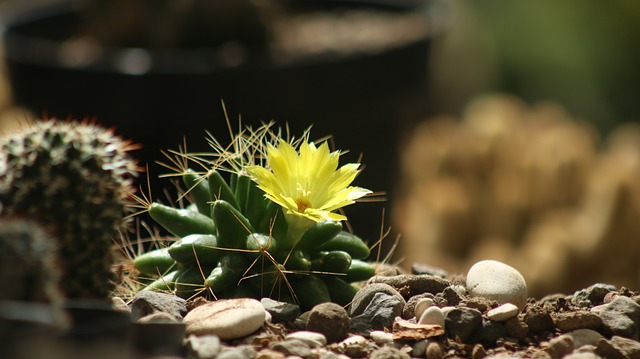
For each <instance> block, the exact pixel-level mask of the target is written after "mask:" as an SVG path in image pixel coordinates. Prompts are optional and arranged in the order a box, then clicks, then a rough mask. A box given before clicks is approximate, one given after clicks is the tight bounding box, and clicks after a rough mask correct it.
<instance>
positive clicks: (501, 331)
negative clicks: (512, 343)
mask: <svg viewBox="0 0 640 359" xmlns="http://www.w3.org/2000/svg"><path fill="white" fill-rule="evenodd" d="M507 334H508V333H507V328H506V327H505V326H504V324H503V323H501V322H494V321H493V320H483V321H482V326H481V327H480V328H479V329H478V330H477V331H476V333H474V335H475V336H476V337H477V338H478V339H479V340H480V341H481V342H483V343H489V344H490V345H491V346H493V345H494V344H495V342H496V341H498V340H499V339H501V338H504V337H506V336H507Z"/></svg>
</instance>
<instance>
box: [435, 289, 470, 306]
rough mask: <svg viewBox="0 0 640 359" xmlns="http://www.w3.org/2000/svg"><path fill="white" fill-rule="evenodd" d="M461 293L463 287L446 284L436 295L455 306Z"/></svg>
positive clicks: (459, 299) (459, 300)
mask: <svg viewBox="0 0 640 359" xmlns="http://www.w3.org/2000/svg"><path fill="white" fill-rule="evenodd" d="M463 293H464V288H463V287H461V286H448V287H446V288H445V289H444V290H443V291H442V293H438V295H441V296H442V297H443V298H444V299H445V300H446V301H447V303H448V304H449V305H453V306H455V305H458V304H460V302H461V301H462V296H463Z"/></svg>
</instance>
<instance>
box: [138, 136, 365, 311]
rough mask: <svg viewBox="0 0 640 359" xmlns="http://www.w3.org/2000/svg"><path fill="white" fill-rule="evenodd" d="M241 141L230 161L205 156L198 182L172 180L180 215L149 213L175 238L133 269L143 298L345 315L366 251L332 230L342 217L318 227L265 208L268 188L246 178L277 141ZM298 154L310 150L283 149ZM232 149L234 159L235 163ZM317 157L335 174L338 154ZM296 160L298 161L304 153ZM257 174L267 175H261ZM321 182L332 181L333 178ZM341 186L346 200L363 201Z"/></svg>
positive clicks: (153, 209)
mask: <svg viewBox="0 0 640 359" xmlns="http://www.w3.org/2000/svg"><path fill="white" fill-rule="evenodd" d="M265 126H266V128H267V129H268V125H265ZM262 129H264V128H262ZM247 132H248V133H249V135H246V136H242V135H238V136H237V137H236V138H235V140H234V141H236V146H233V147H234V149H235V151H236V152H234V151H230V152H224V151H220V152H224V153H219V152H218V153H215V154H213V156H214V157H215V158H216V159H215V160H214V161H213V162H212V163H210V164H211V167H210V168H209V169H208V170H206V171H205V172H203V173H197V172H195V171H194V170H192V169H188V168H183V169H182V170H181V171H180V172H181V173H180V174H181V177H182V179H183V182H184V184H185V186H186V188H187V196H186V198H188V199H189V201H190V202H191V204H190V205H188V206H186V208H174V207H170V206H166V205H163V204H160V203H157V202H150V203H147V208H148V212H149V215H150V216H151V217H152V218H153V219H154V220H155V221H156V222H157V223H158V224H160V225H161V226H162V227H164V228H165V229H166V230H167V231H168V232H170V233H172V234H173V235H174V236H176V237H178V238H179V239H178V240H177V241H175V242H173V243H172V244H171V245H169V246H168V247H164V248H160V249H155V250H153V251H150V252H147V253H144V254H142V255H140V256H138V257H136V258H135V259H134V266H135V267H136V269H138V270H139V271H140V273H141V274H142V276H146V277H148V278H149V280H153V282H152V283H150V284H149V285H148V287H147V289H155V290H158V289H160V290H172V291H174V292H175V293H176V294H177V295H179V296H182V297H192V296H195V295H200V294H206V293H209V294H211V295H213V296H214V297H215V298H229V297H238V296H251V297H255V298H261V297H273V298H276V299H280V300H288V301H292V302H297V303H299V304H300V305H301V306H302V307H303V308H304V309H309V308H311V307H312V306H313V305H315V304H318V303H321V302H327V301H334V302H338V303H340V304H342V305H347V304H348V303H349V302H350V300H351V298H352V297H353V295H354V294H355V291H356V289H355V287H354V286H352V285H351V284H350V283H349V282H348V279H347V278H357V279H358V280H365V279H367V278H368V277H370V276H371V275H373V273H374V272H375V267H374V266H373V265H372V264H369V263H366V262H364V259H366V258H367V257H368V255H369V248H368V246H367V245H366V244H365V243H364V242H363V240H362V239H360V238H359V237H357V236H356V235H354V234H352V233H349V232H347V231H344V230H343V226H342V224H341V222H340V220H342V219H344V218H345V217H344V216H341V215H339V214H337V213H332V212H331V210H329V211H326V213H325V212H323V211H320V210H317V211H315V212H314V215H315V214H316V212H318V213H320V212H322V215H321V217H322V216H325V217H326V218H325V217H322V218H317V219H316V218H315V217H314V219H313V220H311V219H308V218H306V217H304V216H303V215H302V214H298V213H291V211H289V210H287V209H286V208H284V207H283V206H282V204H280V203H279V202H276V201H273V200H271V198H272V196H271V194H270V193H269V192H270V190H269V188H268V187H267V186H264V183H261V182H260V180H259V179H258V178H257V176H255V177H254V176H250V175H249V173H253V172H254V171H253V170H252V169H255V168H256V167H261V166H259V165H256V164H255V163H257V162H260V161H262V158H261V157H260V156H254V155H253V154H256V153H257V154H263V155H264V154H267V152H269V153H271V154H274V151H277V149H276V148H275V146H273V143H278V142H281V143H282V141H280V139H279V136H275V137H276V138H275V139H272V141H266V139H265V136H260V135H257V134H256V132H253V131H252V130H250V129H249V130H247ZM262 133H269V132H268V131H264V132H262ZM237 141H240V142H241V144H240V145H238V143H237ZM242 141H244V142H242ZM212 143H213V144H216V143H217V142H215V141H212ZM305 145H306V146H308V148H307V151H308V150H315V149H316V148H315V146H314V145H309V144H307V141H306V139H304V141H299V142H298V143H297V144H294V145H290V144H288V143H287V144H286V145H285V146H289V147H287V148H288V149H292V150H293V151H294V152H293V153H296V152H295V149H294V147H295V146H305ZM214 148H216V149H218V150H219V149H221V148H226V147H222V146H214ZM229 148H231V147H229ZM238 149H239V152H241V153H237V151H238ZM317 150H318V151H326V156H324V157H322V158H323V159H326V158H329V157H331V158H332V161H334V162H335V164H336V165H337V152H334V153H332V154H331V156H328V149H326V148H324V147H322V146H321V147H320V148H319V149H317ZM270 151H271V152H270ZM300 153H301V155H300V156H302V155H303V153H304V150H301V152H300ZM247 154H248V155H247ZM198 156H199V158H195V157H190V156H189V155H186V156H185V154H180V155H179V157H180V158H192V159H194V160H195V161H197V162H198V163H203V160H202V157H201V156H202V154H199V155H198ZM296 156H297V154H296ZM296 156H294V157H295V158H296V159H297V158H298V157H296ZM234 158H235V160H237V161H235V162H234ZM239 158H240V159H239ZM269 158H271V157H269ZM179 162H180V161H174V163H175V164H177V163H179ZM334 162H332V163H334ZM329 167H331V166H329ZM224 168H227V169H229V172H230V175H229V176H228V180H225V178H224V177H225V176H224V174H223V173H221V170H222V169H224ZM349 168H350V169H344V168H342V169H341V170H343V171H348V170H352V171H353V172H354V173H353V177H355V174H356V173H357V171H356V169H357V166H351V167H349ZM262 170H264V171H269V170H268V169H266V168H264V167H263V168H262ZM314 170H315V169H314ZM325 170H326V168H325ZM329 172H331V173H333V172H335V168H334V170H333V171H329ZM340 173H343V172H340ZM263 174H264V173H263ZM346 182H350V181H346ZM322 185H323V186H324V185H326V183H325V182H322ZM346 185H348V183H346ZM346 185H345V186H343V187H344V190H349V191H351V190H358V191H360V192H359V193H360V194H362V195H364V194H367V193H370V191H368V190H364V189H361V188H357V187H348V188H347V187H346ZM263 188H266V189H267V193H268V194H267V195H265V191H264V190H263ZM341 188H342V187H341ZM326 190H327V191H330V189H326ZM354 196H355V195H354ZM349 203H352V201H351V202H349ZM346 204H348V203H346V202H345V204H342V205H346ZM314 210H315V209H314ZM329 287H331V288H336V287H340V290H338V291H334V290H330V289H329Z"/></svg>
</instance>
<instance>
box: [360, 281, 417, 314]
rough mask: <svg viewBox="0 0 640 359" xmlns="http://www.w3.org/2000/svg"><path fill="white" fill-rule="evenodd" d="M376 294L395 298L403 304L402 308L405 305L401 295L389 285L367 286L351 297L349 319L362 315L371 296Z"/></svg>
mask: <svg viewBox="0 0 640 359" xmlns="http://www.w3.org/2000/svg"><path fill="white" fill-rule="evenodd" d="M377 293H386V294H388V295H391V296H394V297H397V298H398V300H399V301H401V302H402V303H403V306H404V304H406V301H405V300H404V298H403V297H402V295H400V293H399V292H398V291H397V290H395V288H393V287H392V286H390V285H389V284H384V283H374V284H368V285H366V286H364V287H362V289H360V290H359V291H358V292H357V293H356V294H355V295H354V296H353V300H352V301H351V309H350V311H349V314H350V315H351V317H355V316H358V315H360V314H362V313H363V312H364V311H365V309H366V308H367V306H369V304H370V303H371V299H372V298H373V296H374V295H376V294H377Z"/></svg>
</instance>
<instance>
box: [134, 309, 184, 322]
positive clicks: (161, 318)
mask: <svg viewBox="0 0 640 359" xmlns="http://www.w3.org/2000/svg"><path fill="white" fill-rule="evenodd" d="M167 322H176V323H178V322H180V320H179V319H177V318H176V317H174V316H173V315H171V314H169V313H164V312H156V313H152V314H149V315H147V316H144V317H142V318H140V319H138V323H167Z"/></svg>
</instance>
